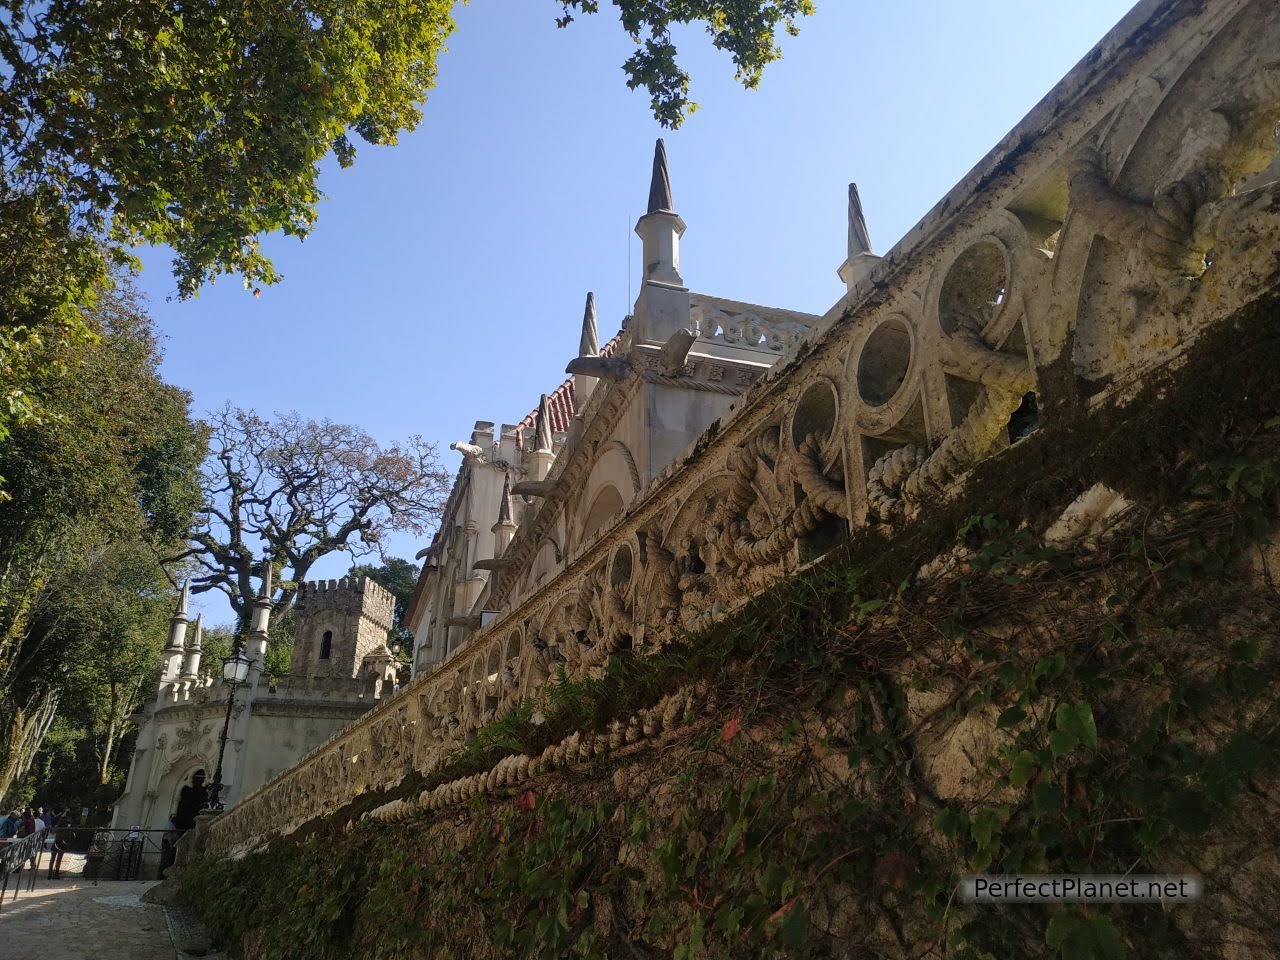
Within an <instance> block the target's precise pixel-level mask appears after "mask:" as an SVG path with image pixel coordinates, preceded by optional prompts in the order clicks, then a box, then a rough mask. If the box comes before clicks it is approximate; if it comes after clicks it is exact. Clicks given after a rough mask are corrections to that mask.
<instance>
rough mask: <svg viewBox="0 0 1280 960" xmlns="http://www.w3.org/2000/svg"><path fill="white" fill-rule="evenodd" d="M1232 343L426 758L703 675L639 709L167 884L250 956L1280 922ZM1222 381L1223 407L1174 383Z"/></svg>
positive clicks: (1259, 466)
mask: <svg viewBox="0 0 1280 960" xmlns="http://www.w3.org/2000/svg"><path fill="white" fill-rule="evenodd" d="M1269 318H1270V315H1266V316H1263V317H1262V318H1261V320H1260V321H1259V324H1260V326H1259V327H1255V328H1254V329H1255V331H1256V330H1257V329H1264V330H1269V328H1268V327H1266V325H1265V323H1266V321H1267V320H1269ZM1239 335H1240V332H1239V330H1236V331H1232V336H1233V337H1239ZM1252 343H1253V345H1254V350H1253V351H1251V356H1250V357H1249V362H1248V363H1246V362H1245V360H1244V359H1243V358H1242V357H1241V356H1240V353H1241V351H1240V348H1239V347H1240V341H1239V340H1237V342H1235V343H1233V344H1230V345H1229V349H1228V344H1227V342H1226V341H1225V340H1224V341H1222V342H1220V343H1219V344H1218V346H1219V347H1220V350H1218V351H1217V352H1215V350H1214V349H1213V346H1214V345H1213V344H1212V343H1210V344H1209V345H1208V347H1206V348H1205V349H1204V350H1203V351H1202V353H1201V356H1200V358H1199V359H1198V360H1196V361H1194V362H1192V363H1190V364H1189V365H1188V367H1187V368H1186V369H1185V370H1184V372H1183V374H1182V375H1181V382H1182V383H1183V384H1184V386H1183V387H1182V388H1181V392H1180V391H1177V390H1173V391H1167V395H1165V396H1162V397H1160V399H1159V402H1156V401H1154V400H1148V401H1147V404H1148V405H1146V406H1143V405H1141V404H1137V405H1133V406H1131V407H1130V408H1128V409H1126V410H1124V411H1122V412H1119V413H1117V414H1116V415H1115V417H1114V419H1112V420H1110V421H1107V422H1104V423H1102V424H1101V425H1100V426H1099V425H1096V426H1095V431H1096V432H1095V433H1094V435H1093V436H1091V437H1087V438H1078V437H1077V438H1073V439H1072V440H1071V443H1075V444H1077V446H1076V448H1075V451H1074V452H1078V453H1079V456H1076V457H1074V459H1072V460H1070V461H1069V462H1070V463H1071V469H1072V470H1075V471H1078V472H1079V477H1078V478H1077V479H1076V480H1075V481H1074V482H1073V480H1072V478H1071V477H1064V476H1062V475H1061V474H1056V473H1054V471H1053V470H1052V468H1050V469H1049V470H1041V471H1040V472H1037V471H1036V470H1035V469H1033V468H1029V467H1028V466H1027V462H1028V461H1031V462H1034V458H1035V457H1037V456H1043V455H1044V450H1045V449H1046V448H1048V449H1051V447H1049V446H1047V445H1050V444H1053V443H1063V444H1064V445H1065V443H1066V442H1065V441H1063V440H1062V438H1060V437H1053V436H1048V437H1047V439H1045V440H1044V441H1043V444H1044V446H1042V447H1041V449H1040V450H1039V451H1037V450H1036V448H1035V447H1032V446H1028V447H1026V448H1025V450H1024V452H1019V451H1018V450H1015V451H1011V454H1010V455H1009V460H1010V462H1012V461H1013V458H1014V456H1015V455H1016V456H1020V457H1022V458H1023V461H1022V463H1021V464H1015V465H1014V467H1012V468H1011V467H1009V466H1008V464H1006V465H1005V469H1006V470H1008V474H1009V476H1010V477H1012V478H1016V479H1017V480H1018V482H1019V483H1021V484H1022V486H1021V487H1020V489H1021V491H1022V499H1021V501H1020V503H1019V509H1018V510H1017V512H1016V513H1015V512H1012V511H1010V512H1006V513H1004V514H1003V515H1002V513H998V512H990V511H989V510H985V511H984V510H978V511H973V510H970V515H968V516H967V517H964V518H961V519H960V521H959V522H951V523H950V528H949V534H948V539H949V540H950V543H945V542H939V536H938V535H939V530H940V529H942V525H943V523H944V522H945V520H940V519H938V518H934V519H933V520H931V521H930V523H931V526H928V527H925V526H922V527H920V528H918V529H916V530H914V531H912V530H908V531H905V532H900V533H899V535H898V536H897V537H896V538H895V545H894V549H884V550H878V552H874V553H868V552H867V550H869V548H866V547H865V545H864V552H863V553H862V554H861V555H860V554H859V553H858V552H857V551H856V550H850V551H848V552H846V553H844V554H842V555H840V556H836V557H832V558H829V559H828V561H827V562H824V563H822V564H819V565H817V566H815V567H813V568H811V569H810V570H808V571H806V572H805V573H803V574H802V575H800V576H798V577H796V578H794V579H793V580H792V581H790V582H788V583H786V584H783V585H781V586H780V587H778V588H777V589H775V590H772V591H769V592H768V593H767V594H766V595H765V596H763V597H761V598H760V599H759V600H757V601H756V602H754V603H753V604H751V605H750V606H749V607H748V608H747V609H746V610H744V611H743V612H742V614H741V615H739V616H737V617H735V618H734V619H733V620H732V621H730V622H726V623H724V624H721V625H719V626H718V627H715V628H713V629H711V630H709V631H707V632H706V633H704V634H702V635H699V636H697V637H690V638H686V639H685V641H684V642H682V643H677V644H673V645H671V646H670V647H668V648H666V649H664V650H663V652H662V653H661V654H660V655H658V656H656V657H653V658H647V659H639V660H626V661H620V662H618V663H616V664H614V665H613V666H612V667H611V669H610V671H609V673H608V674H607V675H606V676H605V677H604V678H603V679H596V680H579V681H572V682H571V681H568V680H567V679H562V681H561V682H560V683H559V684H557V685H556V686H555V687H554V689H553V692H552V693H551V695H550V697H549V700H548V703H547V704H544V705H541V706H540V707H539V708H538V710H537V711H535V710H534V707H533V705H531V704H529V705H524V706H523V707H522V708H521V709H519V710H516V711H514V712H513V713H512V714H510V715H509V716H507V717H505V718H503V719H502V720H500V721H498V722H497V723H496V724H494V725H493V726H491V727H490V728H488V729H487V730H485V731H482V732H481V734H480V736H479V737H477V739H476V740H475V741H474V742H473V743H472V744H470V745H469V747H468V749H467V750H466V751H464V752H463V753H461V754H459V755H458V756H457V757H455V758H454V759H453V761H452V762H451V764H450V765H449V766H448V767H447V768H446V769H445V770H444V771H442V772H441V773H439V774H437V775H436V778H435V779H439V778H448V777H452V776H461V775H464V774H466V773H467V772H472V771H474V770H475V769H483V768H484V767H485V766H486V765H488V764H492V763H493V762H494V761H495V760H496V759H498V758H500V757H501V756H503V755H506V754H507V753H510V752H514V751H520V752H528V753H531V754H536V753H537V752H539V751H540V750H541V748H542V747H543V746H545V745H546V744H548V743H554V742H557V740H558V739H559V738H560V737H563V736H564V735H566V734H567V733H569V732H571V731H573V730H578V729H581V730H601V729H604V728H605V726H606V725H607V724H609V723H611V722H612V721H614V720H617V719H620V718H625V717H626V716H627V715H628V714H629V713H630V712H632V711H634V710H635V709H637V708H639V707H644V706H649V705H651V704H652V703H653V702H655V701H656V700H657V699H658V698H659V697H660V696H662V695H663V694H665V693H669V692H670V691H672V690H674V689H676V688H677V687H680V686H681V685H682V684H684V685H690V684H692V685H693V686H694V687H695V688H696V689H697V690H698V691H699V693H698V697H697V698H696V699H697V703H698V705H699V706H698V709H696V710H693V711H690V712H689V713H688V714H687V715H686V716H684V717H683V718H681V723H680V724H679V725H678V726H677V727H676V728H675V729H674V730H672V731H669V732H668V733H667V734H664V736H663V737H662V738H661V739H659V740H657V741H654V742H652V743H648V744H638V745H636V746H635V747H634V748H627V749H623V750H618V751H615V752H613V753H607V754H605V755H603V756H598V757H596V758H595V759H593V760H591V761H589V762H586V763H583V764H581V765H579V766H577V767H575V768H572V769H570V770H562V771H557V772H551V771H547V772H544V773H543V774H542V775H541V776H538V777H536V778H535V779H533V780H531V781H529V782H527V783H525V784H522V785H520V786H518V787H515V788H512V789H511V790H509V791H507V792H506V793H505V794H501V795H498V794H495V795H493V796H489V797H485V798H481V799H478V800H475V801H472V802H471V803H469V804H466V805H462V806H459V807H456V808H452V809H445V810H440V811H436V812H435V813H433V814H431V815H430V816H429V817H423V818H421V819H419V820H417V821H412V822H410V823H408V824H399V825H395V826H387V825H381V824H377V823H374V822H370V821H361V822H355V823H353V824H351V825H350V827H349V828H346V829H344V820H345V818H334V819H333V820H332V821H329V822H327V823H324V824H321V825H320V826H319V827H318V828H317V829H316V830H315V831H314V832H313V833H311V834H310V835H309V836H307V837H306V838H305V839H303V840H301V841H299V842H294V841H289V840H285V841H281V842H278V843H276V844H275V845H273V846H272V847H270V848H268V849H267V850H265V851H262V852H260V853H257V854H253V855H250V856H248V857H246V858H244V859H242V860H239V861H203V862H201V863H198V864H196V865H195V866H193V867H191V868H189V869H188V871H187V872H186V873H185V874H184V877H183V888H184V893H185V896H186V897H187V898H188V899H189V900H190V902H191V903H192V904H194V905H195V906H197V907H198V909H199V910H200V912H201V913H202V915H203V917H204V919H205V920H206V921H207V922H208V923H209V924H210V926H211V929H212V930H213V931H214V933H215V935H216V936H218V937H220V938H221V939H222V940H223V941H224V942H226V943H230V944H237V945H238V946H239V947H240V949H242V950H243V952H244V953H245V955H246V956H251V957H254V958H263V960H267V958H285V957H288V958H290V960H308V958H316V960H320V958H337V957H347V956H368V957H384V958H404V957H419V956H421V957H442V958H448V957H454V958H462V957H510V956H530V957H585V958H595V957H599V958H603V957H609V958H613V957H631V956H634V957H641V958H649V957H655V958H656V957H667V956H673V957H677V958H681V960H694V958H702V957H742V956H821V957H827V956H830V957H837V956H894V957H899V956H910V957H951V958H957V960H997V958H999V960H1003V958H1007V957H1015V956H1016V957H1023V956H1027V957H1032V956H1060V957H1062V958H1063V960H1088V958H1096V960H1118V958H1122V957H1132V958H1147V957H1150V958H1157V957H1161V958H1162V957H1170V956H1201V955H1202V956H1215V955H1220V953H1221V950H1222V945H1223V944H1224V943H1226V942H1228V941H1230V942H1232V943H1234V944H1235V945H1236V947H1237V948H1241V945H1243V946H1244V948H1247V949H1251V950H1253V955H1255V956H1267V955H1274V954H1276V953H1278V952H1280V921H1277V920H1276V917H1277V916H1280V877H1277V876H1276V874H1275V873H1274V870H1273V867H1270V866H1268V861H1267V860H1266V856H1267V851H1273V850H1274V849H1276V848H1277V846H1278V845H1280V828H1277V826H1276V824H1275V816H1274V812H1275V811H1274V804H1273V802H1272V801H1271V800H1270V799H1269V787H1271V786H1274V784H1275V780H1276V770H1277V759H1278V757H1280V707H1278V706H1277V700H1278V698H1277V696H1276V694H1277V692H1280V683H1278V680H1280V669H1277V668H1278V667H1280V647H1278V646H1277V644H1276V642H1275V638H1276V637H1277V636H1278V635H1280V631H1278V630H1277V626H1278V624H1277V620H1278V619H1280V605H1278V604H1277V592H1276V589H1275V586H1274V583H1273V582H1272V581H1271V579H1270V577H1271V575H1272V574H1273V573H1274V572H1275V571H1273V570H1271V569H1270V567H1269V566H1268V563H1267V559H1268V557H1269V556H1270V555H1269V554H1268V553H1267V551H1266V549H1265V547H1266V544H1267V543H1268V541H1269V539H1270V537H1271V535H1272V531H1273V530H1275V529H1276V526H1277V522H1278V521H1280V418H1272V417H1270V416H1269V415H1268V413H1267V411H1269V410H1274V409H1278V408H1280V384H1278V383H1272V382H1268V381H1267V380H1266V378H1262V379H1259V377H1260V376H1261V375H1260V374H1256V373H1254V372H1253V371H1254V370H1256V365H1257V364H1258V363H1259V362H1263V363H1265V362H1266V360H1267V358H1268V357H1271V358H1273V359H1277V360H1280V343H1278V342H1277V340H1276V338H1275V337H1274V336H1273V335H1271V334H1270V333H1269V332H1268V333H1266V334H1265V336H1262V337H1261V338H1260V339H1255V340H1253V341H1252ZM1272 369H1274V367H1273V368H1272ZM1270 379H1271V380H1276V379H1280V378H1274V376H1272V377H1271V378H1270ZM1224 381H1225V382H1226V383H1232V382H1234V383H1235V385H1236V387H1237V391H1236V393H1235V394H1232V393H1230V392H1228V391H1226V390H1223V391H1222V392H1221V393H1218V394H1216V395H1215V396H1216V397H1218V398H1230V397H1232V396H1235V397H1236V398H1237V399H1236V400H1234V401H1232V400H1229V399H1222V400H1221V401H1220V403H1219V406H1218V407H1217V408H1216V410H1217V413H1218V415H1220V417H1221V418H1222V420H1223V421H1225V422H1226V423H1227V426H1226V427H1225V428H1224V427H1223V426H1221V425H1220V424H1218V425H1215V424H1213V423H1206V422H1205V417H1204V416H1203V413H1202V412H1196V411H1194V410H1192V408H1191V407H1190V406H1188V404H1189V402H1191V400H1192V399H1193V398H1194V397H1195V391H1213V390H1219V389H1221V387H1222V384H1223V382H1224ZM1153 425H1154V426H1158V427H1160V428H1161V429H1159V430H1153V429H1152V427H1153ZM1046 432H1047V431H1046ZM1030 442H1031V441H1025V442H1024V443H1027V444H1030ZM1026 451H1029V452H1026ZM1064 452H1065V454H1068V455H1070V454H1072V453H1073V450H1072V449H1069V448H1068V449H1066V450H1065V451H1064ZM1135 454H1141V455H1135ZM1142 455H1148V456H1147V459H1144V458H1143V456H1142ZM1057 462H1059V463H1064V462H1068V461H1064V460H1061V459H1059V460H1058V461H1057ZM1170 465H1171V466H1170ZM992 469H995V468H992ZM1154 474H1159V475H1158V476H1157V475H1154ZM1099 476H1101V477H1103V478H1105V479H1106V481H1107V482H1108V483H1111V484H1112V485H1113V486H1115V487H1116V488H1117V489H1121V490H1123V491H1124V492H1126V494H1127V495H1128V496H1129V498H1130V500H1131V501H1132V502H1133V505H1132V507H1131V508H1130V510H1129V511H1128V513H1127V514H1126V515H1125V518H1124V521H1123V523H1121V524H1120V525H1119V526H1118V527H1117V528H1116V531H1117V532H1116V533H1115V535H1114V536H1112V537H1111V538H1110V539H1103V540H1101V541H1100V542H1097V543H1089V544H1087V545H1084V546H1074V547H1072V548H1071V549H1070V550H1065V549H1062V550H1060V549H1054V548H1051V547H1047V546H1045V541H1044V537H1043V535H1042V532H1043V529H1044V527H1045V526H1046V525H1047V523H1048V522H1049V521H1050V520H1051V519H1052V518H1053V517H1054V516H1055V515H1056V514H1057V513H1060V512H1061V509H1062V507H1063V506H1064V505H1065V503H1066V502H1068V501H1069V500H1070V499H1071V498H1072V496H1074V494H1075V493H1078V492H1080V490H1081V489H1083V486H1082V483H1083V484H1084V485H1087V483H1086V482H1085V481H1086V479H1087V480H1088V482H1092V479H1093V478H1097V477H1099ZM1011 484H1012V481H1011V482H1010V484H1009V485H1006V486H1005V487H1003V488H1000V487H998V486H988V487H986V488H984V489H982V490H981V495H978V494H974V495H973V496H971V497H970V498H969V499H968V501H967V502H968V503H969V504H970V505H971V506H972V505H976V504H979V503H991V502H997V500H998V498H996V497H993V492H997V493H998V492H1001V491H1002V490H1003V491H1004V492H1009V491H1011V490H1012V489H1013V486H1012V485H1011ZM1064 490H1067V491H1071V492H1070V495H1068V496H1066V497H1065V499H1064V497H1063V493H1064ZM1027 491H1038V493H1036V494H1034V495H1033V494H1031V493H1028V492H1027ZM1037 496H1038V497H1039V498H1040V502H1039V503H1038V504H1037V502H1036V497H1037ZM1012 500H1013V497H1012V495H1011V496H1010V497H1008V498H1007V499H1006V502H1010V501H1012ZM941 516H942V517H943V518H946V517H948V516H949V515H948V514H946V513H945V512H943V513H942V514H941ZM877 547H879V544H877ZM947 548H950V549H951V552H950V554H946V550H947ZM940 549H941V550H942V551H943V553H944V554H946V555H945V557H944V561H945V562H942V563H939V564H936V565H931V566H933V567H934V568H935V569H934V571H933V573H932V574H931V575H929V576H919V577H910V576H909V574H911V573H914V572H915V571H916V570H918V569H919V565H920V561H921V560H922V559H932V558H934V557H936V556H938V554H939V550H940ZM872 560H874V562H872ZM1272 561H1274V558H1272ZM691 702H692V701H691ZM535 721H539V722H535ZM974 872H991V873H1043V872H1055V873H1130V872H1131V873H1176V874H1180V873H1192V874H1200V875H1203V876H1204V877H1205V885H1206V896H1205V899H1204V900H1203V901H1201V902H1199V903H1196V904H1185V905H1179V906H1176V907H1174V908H1172V909H1164V908H1161V907H1160V906H1158V905H1134V906H1091V907H1083V906H1075V905H1061V906H1047V905H1006V906H987V905H972V904H965V903H961V902H960V901H959V900H958V898H957V895H956V887H957V882H958V880H959V878H960V877H961V876H962V875H964V874H967V873H974Z"/></svg>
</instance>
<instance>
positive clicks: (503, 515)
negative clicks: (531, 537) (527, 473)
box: [498, 473, 515, 526]
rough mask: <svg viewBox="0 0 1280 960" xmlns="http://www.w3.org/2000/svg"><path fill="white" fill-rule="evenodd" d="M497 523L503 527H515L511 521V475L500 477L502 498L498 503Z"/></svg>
mask: <svg viewBox="0 0 1280 960" xmlns="http://www.w3.org/2000/svg"><path fill="white" fill-rule="evenodd" d="M498 523H499V524H502V525H503V526H508V525H510V526H515V522H514V521H513V520H512V519H511V474H509V473H507V474H504V475H503V477H502V497H501V499H500V500H499V501H498Z"/></svg>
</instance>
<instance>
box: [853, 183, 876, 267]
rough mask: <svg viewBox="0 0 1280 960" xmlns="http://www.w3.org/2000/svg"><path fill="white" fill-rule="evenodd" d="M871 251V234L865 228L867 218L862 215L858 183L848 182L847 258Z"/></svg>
mask: <svg viewBox="0 0 1280 960" xmlns="http://www.w3.org/2000/svg"><path fill="white" fill-rule="evenodd" d="M870 252H871V234H870V232H869V231H868V230H867V220H866V218H865V217H864V216H863V215H862V198H861V197H859V196H858V185H857V184H856V183H851V184H849V259H853V258H854V257H856V256H858V255H859V254H863V253H870Z"/></svg>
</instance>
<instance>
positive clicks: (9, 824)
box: [0, 807, 68, 840]
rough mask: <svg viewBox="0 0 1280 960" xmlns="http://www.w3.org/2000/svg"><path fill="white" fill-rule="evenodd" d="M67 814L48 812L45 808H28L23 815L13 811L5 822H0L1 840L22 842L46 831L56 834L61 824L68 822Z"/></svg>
mask: <svg viewBox="0 0 1280 960" xmlns="http://www.w3.org/2000/svg"><path fill="white" fill-rule="evenodd" d="M67 814H68V811H66V810H63V811H62V812H61V813H55V812H54V811H53V810H49V811H48V812H46V811H45V809H44V807H35V808H32V807H27V809H26V810H24V811H23V812H22V813H19V812H18V811H17V810H13V811H11V812H10V813H9V815H8V816H7V817H5V818H4V820H0V840H14V839H19V840H20V839H22V838H23V837H27V836H30V835H31V834H33V833H41V832H43V831H44V830H49V831H50V832H54V831H56V830H57V829H58V826H59V824H62V823H65V822H66V821H67V819H68V816H67Z"/></svg>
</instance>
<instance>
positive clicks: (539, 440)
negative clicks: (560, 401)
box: [533, 393, 553, 453]
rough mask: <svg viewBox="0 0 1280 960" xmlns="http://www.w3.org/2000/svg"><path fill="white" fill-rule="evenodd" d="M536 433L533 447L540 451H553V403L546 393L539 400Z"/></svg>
mask: <svg viewBox="0 0 1280 960" xmlns="http://www.w3.org/2000/svg"><path fill="white" fill-rule="evenodd" d="M536 431H537V432H536V433H535V434H534V444H533V449H534V450H535V451H538V452H543V451H546V452H548V453H549V452H551V450H552V449H553V444H552V440H551V405H550V403H549V402H548V400H547V395H546V394H545V393H544V394H543V395H542V399H541V400H539V401H538V423H537V427H536Z"/></svg>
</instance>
